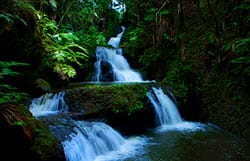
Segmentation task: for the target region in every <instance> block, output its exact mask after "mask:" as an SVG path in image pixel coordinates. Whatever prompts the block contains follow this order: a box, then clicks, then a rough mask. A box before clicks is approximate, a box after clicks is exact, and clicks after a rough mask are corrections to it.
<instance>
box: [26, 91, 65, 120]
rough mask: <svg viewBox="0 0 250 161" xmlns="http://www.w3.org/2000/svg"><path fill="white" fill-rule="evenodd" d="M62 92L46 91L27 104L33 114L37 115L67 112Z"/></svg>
mask: <svg viewBox="0 0 250 161" xmlns="http://www.w3.org/2000/svg"><path fill="white" fill-rule="evenodd" d="M63 97H64V92H58V93H55V94H54V93H46V94H44V95H42V96H40V97H39V98H34V99H33V100H32V102H31V104H30V106H29V110H30V112H31V113H32V115H33V116H35V117H38V116H42V115H48V114H56V113H58V112H67V111H68V106H67V105H66V103H65V102H64V99H63Z"/></svg>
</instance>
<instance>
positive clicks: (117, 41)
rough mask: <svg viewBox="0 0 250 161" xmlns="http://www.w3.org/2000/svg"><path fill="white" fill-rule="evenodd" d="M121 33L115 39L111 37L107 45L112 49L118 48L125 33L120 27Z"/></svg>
mask: <svg viewBox="0 0 250 161" xmlns="http://www.w3.org/2000/svg"><path fill="white" fill-rule="evenodd" d="M121 29H122V31H121V32H120V33H119V34H117V35H116V37H111V38H110V39H109V41H108V45H111V46H113V47H114V48H118V47H119V45H120V42H121V38H122V35H123V33H124V31H125V27H124V26H121Z"/></svg>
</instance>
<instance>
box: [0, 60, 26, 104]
mask: <svg viewBox="0 0 250 161" xmlns="http://www.w3.org/2000/svg"><path fill="white" fill-rule="evenodd" d="M27 65H28V64H27V63H20V62H15V61H9V62H8V61H0V83H1V85H0V104H3V103H7V102H20V101H22V100H23V99H26V98H27V97H28V94H26V93H21V92H17V91H18V89H17V88H15V87H13V86H11V85H9V84H5V83H4V81H3V79H4V78H6V77H9V76H18V75H20V73H18V72H15V71H14V70H13V69H11V67H16V66H27Z"/></svg>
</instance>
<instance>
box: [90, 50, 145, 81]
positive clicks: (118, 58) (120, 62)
mask: <svg viewBox="0 0 250 161" xmlns="http://www.w3.org/2000/svg"><path fill="white" fill-rule="evenodd" d="M96 57H97V61H96V63H95V70H96V71H95V75H94V76H93V79H92V80H93V81H97V82H99V81H101V79H102V68H101V62H108V63H109V64H110V65H111V68H112V74H113V79H114V81H120V82H142V81H143V79H142V77H141V75H140V74H139V73H138V72H135V71H134V70H132V69H131V68H130V66H129V64H128V62H127V60H126V59H125V58H124V57H123V55H122V50H121V49H108V48H105V47H97V48H96Z"/></svg>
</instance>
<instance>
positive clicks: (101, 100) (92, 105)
mask: <svg viewBox="0 0 250 161" xmlns="http://www.w3.org/2000/svg"><path fill="white" fill-rule="evenodd" d="M146 92H147V87H145V86H143V85H141V84H111V85H101V86H100V85H88V86H85V87H80V88H77V89H72V90H68V91H67V92H66V93H67V94H66V100H67V101H68V105H69V106H71V107H72V108H73V110H72V111H74V112H76V111H84V113H85V114H86V115H87V114H90V113H105V112H110V111H111V112H112V113H127V114H128V115H131V114H133V113H135V112H136V111H140V110H141V109H142V108H143V107H144V102H145V100H146V99H147V98H146ZM75 100H80V107H79V103H78V105H76V104H75ZM71 107H70V109H72V108H71ZM79 108H83V109H82V110H79Z"/></svg>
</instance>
